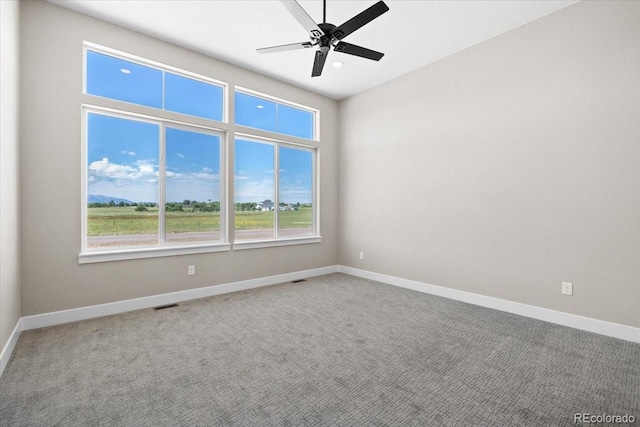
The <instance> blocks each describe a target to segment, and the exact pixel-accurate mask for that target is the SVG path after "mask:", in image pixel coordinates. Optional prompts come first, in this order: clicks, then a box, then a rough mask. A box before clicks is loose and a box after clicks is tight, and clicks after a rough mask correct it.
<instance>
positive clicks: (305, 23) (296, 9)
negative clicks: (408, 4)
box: [257, 0, 389, 77]
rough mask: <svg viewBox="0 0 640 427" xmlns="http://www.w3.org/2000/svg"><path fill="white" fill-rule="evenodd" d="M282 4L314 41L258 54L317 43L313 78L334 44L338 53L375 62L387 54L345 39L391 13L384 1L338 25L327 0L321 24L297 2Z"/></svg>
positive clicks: (314, 45)
mask: <svg viewBox="0 0 640 427" xmlns="http://www.w3.org/2000/svg"><path fill="white" fill-rule="evenodd" d="M281 3H282V5H283V6H284V7H285V8H287V10H288V11H289V12H290V13H291V15H293V17H294V18H295V19H296V20H297V21H298V22H299V23H300V25H302V27H303V28H304V29H305V30H306V31H307V32H308V33H309V37H310V39H311V41H305V42H299V43H291V44H285V45H280V46H272V47H265V48H262V49H257V52H258V53H273V52H283V51H288V50H297V49H308V48H311V47H316V46H317V47H318V50H316V56H315V60H314V61H313V69H312V72H311V77H318V76H320V75H321V74H322V70H323V68H324V64H325V62H326V61H327V56H328V55H329V52H330V51H331V48H332V47H333V50H334V51H336V52H341V53H346V54H348V55H354V56H359V57H361V58H366V59H371V60H373V61H379V60H380V59H381V58H382V57H383V56H384V53H381V52H376V51H375V50H371V49H367V48H365V47H362V46H357V45H355V44H351V43H347V42H343V41H342V39H343V38H345V37H346V36H348V35H349V34H351V33H353V32H354V31H356V30H358V29H359V28H362V27H363V26H365V25H366V24H368V23H369V22H371V21H373V20H374V19H376V18H377V17H379V16H380V15H382V14H383V13H385V12H387V11H388V10H389V7H388V6H387V5H386V4H385V3H384V2H383V1H379V2H377V3H376V4H374V5H373V6H371V7H369V8H368V9H366V10H364V11H362V12H360V13H359V14H357V15H356V16H354V17H353V18H351V19H349V20H348V21H347V22H345V23H343V24H342V25H339V26H337V27H336V26H335V25H333V24H329V23H328V22H326V21H327V0H324V2H323V21H324V22H322V23H321V24H316V23H315V22H314V21H313V19H311V17H310V16H309V15H308V14H307V12H306V11H305V10H304V9H303V8H302V6H300V4H299V3H298V2H297V1H295V0H281Z"/></svg>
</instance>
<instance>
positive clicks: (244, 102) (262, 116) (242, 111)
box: [235, 92, 277, 132]
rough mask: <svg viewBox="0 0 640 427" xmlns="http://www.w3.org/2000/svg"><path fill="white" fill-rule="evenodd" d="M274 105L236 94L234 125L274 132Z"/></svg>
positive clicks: (271, 102)
mask: <svg viewBox="0 0 640 427" xmlns="http://www.w3.org/2000/svg"><path fill="white" fill-rule="evenodd" d="M276 105H277V104H276V103H275V102H273V101H267V100H266V99H262V98H258V97H256V96H251V95H247V94H244V93H240V92H236V96H235V120H236V124H239V125H242V126H248V127H252V128H256V129H262V130H268V131H271V132H275V131H276Z"/></svg>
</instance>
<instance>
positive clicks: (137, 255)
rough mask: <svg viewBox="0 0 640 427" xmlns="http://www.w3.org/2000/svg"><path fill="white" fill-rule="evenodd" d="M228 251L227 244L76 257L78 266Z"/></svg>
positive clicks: (133, 250)
mask: <svg viewBox="0 0 640 427" xmlns="http://www.w3.org/2000/svg"><path fill="white" fill-rule="evenodd" d="M230 249H231V245H230V244H229V243H215V244H207V245H198V246H193V245H192V246H164V247H157V248H133V249H118V250H111V251H93V252H92V251H87V252H82V253H81V254H80V255H78V264H91V263H95V262H109V261H125V260H131V259H142V258H158V257H165V256H176V255H192V254H202V253H209V252H224V251H228V250H230Z"/></svg>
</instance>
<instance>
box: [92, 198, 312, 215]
mask: <svg viewBox="0 0 640 427" xmlns="http://www.w3.org/2000/svg"><path fill="white" fill-rule="evenodd" d="M265 202H271V200H265V201H263V202H260V203H265ZM260 203H256V202H243V203H235V205H234V207H235V210H236V212H254V211H259V210H261V209H260ZM271 204H273V202H271ZM287 205H289V204H287V203H282V202H280V206H287ZM133 206H135V208H136V209H135V210H136V212H147V211H148V210H149V208H155V207H156V203H153V202H141V203H136V202H132V203H127V202H119V203H115V202H114V201H113V200H111V201H110V202H91V203H88V204H87V207H88V208H112V207H119V208H124V207H133ZM289 206H292V207H294V208H295V210H298V208H300V207H311V203H295V204H291V205H289ZM165 210H166V212H220V202H218V201H215V202H198V201H196V200H189V199H186V200H184V201H183V202H182V203H180V202H167V203H166V204H165Z"/></svg>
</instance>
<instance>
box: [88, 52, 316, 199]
mask: <svg viewBox="0 0 640 427" xmlns="http://www.w3.org/2000/svg"><path fill="white" fill-rule="evenodd" d="M163 73H164V75H163ZM163 79H164V87H165V93H164V107H165V108H166V109H168V110H172V111H177V112H182V113H184V114H189V115H194V116H200V117H205V118H209V119H213V120H222V110H223V109H222V99H223V93H222V88H221V87H219V86H216V85H211V84H208V83H203V82H201V81H197V80H194V79H189V78H186V77H182V76H178V75H176V74H172V73H168V72H164V71H162V70H157V69H154V68H151V67H147V66H144V65H140V64H136V63H133V62H129V61H124V60H121V59H118V58H113V57H110V56H108V55H104V54H100V53H96V52H91V51H89V52H87V93H89V94H94V95H98V96H104V97H108V98H113V99H119V100H122V101H126V102H132V103H136V104H141V105H147V106H149V107H154V108H162V105H163V95H162V87H163V84H162V82H163ZM235 105H236V109H235V116H236V121H237V122H238V123H239V124H243V125H245V126H249V127H256V128H261V129H265V130H271V131H276V132H281V133H285V134H289V135H294V136H298V137H300V138H307V139H311V138H312V137H313V114H312V113H311V112H308V111H305V110H300V109H298V108H293V107H289V106H286V105H283V104H279V103H276V102H273V101H268V100H265V99H262V98H258V97H255V96H251V95H246V94H242V93H236V103H235ZM166 129H167V130H166V135H165V146H166V172H165V173H166V178H167V179H166V200H167V202H182V201H183V200H185V199H189V200H197V201H208V200H211V201H216V200H220V144H221V143H222V141H221V140H220V138H219V137H218V136H215V135H209V134H203V133H199V132H195V131H194V132H191V131H185V130H182V129H173V128H169V127H167V128H166ZM160 132H161V128H160V125H158V124H155V123H148V122H141V121H137V120H130V119H124V118H119V117H112V116H106V115H101V114H96V113H91V114H89V117H88V150H87V154H88V169H87V177H88V191H87V194H93V195H104V196H110V197H114V198H122V199H127V200H131V201H134V202H157V201H158V193H159V187H158V178H159V158H160V153H159V141H160ZM235 150H236V153H235V159H236V163H235V169H234V172H235V201H236V202H259V201H261V200H265V199H271V200H275V188H274V182H275V179H274V167H275V165H274V158H275V157H274V156H275V152H274V150H275V146H274V145H273V144H261V143H254V142H248V141H240V140H239V141H237V142H236V144H235ZM279 156H280V193H279V198H280V201H281V202H285V203H298V202H299V203H310V202H311V201H312V194H311V188H312V182H311V179H312V169H311V168H312V153H311V152H310V151H307V150H298V149H293V148H285V147H281V148H280V152H279Z"/></svg>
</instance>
